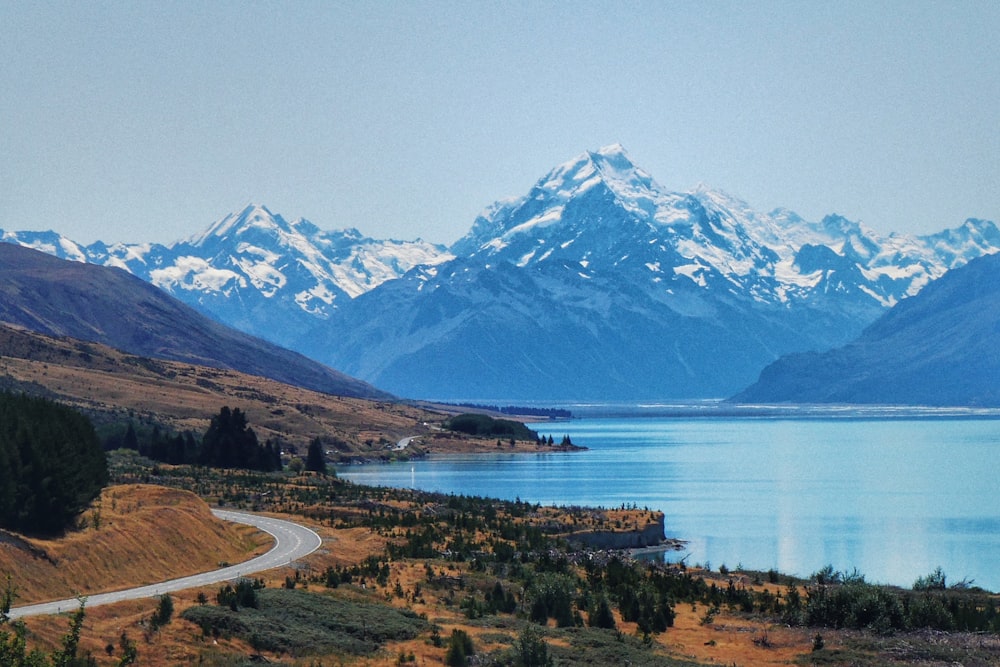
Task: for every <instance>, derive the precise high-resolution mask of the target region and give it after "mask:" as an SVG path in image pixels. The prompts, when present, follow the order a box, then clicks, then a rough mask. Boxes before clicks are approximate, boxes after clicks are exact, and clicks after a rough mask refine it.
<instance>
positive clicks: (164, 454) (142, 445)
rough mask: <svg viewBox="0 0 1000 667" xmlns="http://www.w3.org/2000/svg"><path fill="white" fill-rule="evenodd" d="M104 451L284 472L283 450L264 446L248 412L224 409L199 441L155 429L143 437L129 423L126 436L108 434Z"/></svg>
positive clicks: (273, 444) (165, 460)
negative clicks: (135, 452)
mask: <svg viewBox="0 0 1000 667" xmlns="http://www.w3.org/2000/svg"><path fill="white" fill-rule="evenodd" d="M104 447H105V449H120V448H124V449H134V450H136V451H138V452H139V453H140V454H142V455H143V456H146V457H148V458H150V459H152V460H154V461H159V462H160V463H169V464H171V465H201V466H207V467H210V468H240V469H243V470H258V471H261V472H272V471H275V470H281V467H282V464H281V446H280V445H279V444H278V443H276V442H272V441H270V440H269V441H267V442H265V443H263V444H262V443H261V442H260V441H259V440H258V439H257V434H256V433H254V430H253V429H252V428H251V427H250V424H249V420H248V419H247V415H246V413H245V412H243V411H242V410H240V409H239V408H230V407H228V406H224V407H222V408H221V409H220V410H219V413H218V414H217V415H215V416H214V417H212V421H211V423H210V424H209V426H208V429H207V430H206V431H205V433H204V434H203V435H202V436H201V439H200V440H197V439H196V438H195V436H194V434H193V433H191V432H190V431H187V432H184V433H164V432H163V431H162V430H161V429H160V428H159V427H158V426H154V427H153V428H152V430H151V431H150V432H148V433H142V434H141V435H140V434H138V433H137V432H136V429H135V426H134V425H133V424H132V423H129V424H128V426H127V428H126V429H125V431H124V433H121V432H119V433H112V434H109V435H108V436H107V437H106V438H105V441H104Z"/></svg>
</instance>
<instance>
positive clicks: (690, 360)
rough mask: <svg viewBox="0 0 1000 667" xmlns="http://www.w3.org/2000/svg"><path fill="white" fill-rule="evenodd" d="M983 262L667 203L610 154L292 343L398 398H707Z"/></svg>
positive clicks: (572, 169) (904, 239) (504, 205)
mask: <svg viewBox="0 0 1000 667" xmlns="http://www.w3.org/2000/svg"><path fill="white" fill-rule="evenodd" d="M998 249H1000V231H998V229H997V227H996V226H995V225H994V224H993V223H990V222H984V221H979V220H969V221H967V222H966V223H965V224H963V225H962V226H960V227H958V228H956V229H952V230H948V231H946V232H942V233H940V234H936V235H933V236H927V237H910V236H903V235H890V236H888V237H880V236H879V235H878V234H876V233H875V232H874V231H873V230H871V229H869V228H867V227H866V226H864V225H861V224H858V223H854V222H851V221H849V220H846V219H844V218H842V217H839V216H828V217H827V218H825V219H823V220H822V221H820V222H809V221H806V220H803V219H801V218H800V217H798V216H797V215H795V214H794V213H792V212H790V211H786V210H777V211H772V212H771V213H766V214H765V213H759V212H756V211H753V210H752V209H750V207H749V206H748V205H747V204H745V203H744V202H741V201H739V200H737V199H734V198H732V197H730V196H728V195H725V194H723V193H720V192H716V191H712V190H708V189H705V188H699V189H697V190H695V191H693V192H685V193H679V192H671V191H669V190H667V189H665V188H663V187H661V186H660V185H659V184H657V183H656V182H655V181H654V180H653V179H652V177H651V176H650V175H649V174H647V173H646V172H644V171H643V170H642V169H640V168H638V167H637V166H635V165H634V164H633V163H632V162H631V160H630V159H629V157H628V155H627V154H626V152H625V151H624V149H623V148H622V147H621V146H618V145H615V146H609V147H606V148H603V149H601V150H599V151H596V152H587V153H584V154H583V155H580V156H579V157H577V158H576V159H574V160H571V161H569V162H567V163H565V164H563V165H561V166H559V167H557V168H556V169H554V170H553V171H551V172H550V173H549V174H548V175H546V176H545V177H543V178H542V179H541V180H539V181H538V182H537V183H536V184H535V186H534V187H533V188H532V189H531V191H530V192H529V193H528V194H527V195H525V196H523V197H520V198H516V199H510V200H504V201H500V202H497V203H496V204H494V205H493V206H491V207H489V208H488V209H487V210H486V211H485V212H484V213H483V214H482V215H481V216H480V217H479V218H477V220H476V221H475V223H474V224H473V226H472V229H471V231H470V232H469V233H468V234H467V235H466V236H465V237H463V238H462V239H460V240H459V241H458V242H457V243H455V244H454V245H453V246H452V248H451V252H452V254H454V255H455V258H454V259H453V260H451V261H448V262H445V263H442V264H440V265H437V266H435V267H431V268H418V269H415V270H413V271H411V272H409V273H407V274H406V275H405V276H403V277H402V278H401V279H400V280H396V281H391V282H386V283H384V284H383V285H382V286H380V287H379V288H378V289H376V290H372V291H370V292H368V293H366V294H363V295H361V296H359V297H358V298H356V299H355V300H353V301H352V302H351V303H350V304H347V305H345V306H344V307H343V308H342V309H341V311H340V312H339V313H338V315H337V317H336V318H335V319H333V320H331V321H330V322H328V323H326V324H324V325H323V326H321V327H314V329H313V330H312V331H310V332H309V334H308V335H307V336H305V337H303V338H302V339H300V341H299V342H298V343H297V344H295V345H296V346H297V349H300V350H302V351H304V352H306V353H307V354H311V355H313V356H315V357H316V358H318V359H322V360H324V361H326V362H328V363H331V364H333V365H334V366H335V367H337V368H341V369H343V370H345V371H346V372H349V373H351V374H353V375H356V376H358V377H361V378H364V379H365V380H367V381H370V382H373V383H374V384H376V385H377V386H381V387H383V388H385V389H387V390H389V391H392V392H394V393H397V394H400V395H408V396H425V397H438V398H458V397H505V398H520V399H565V398H573V399H604V400H607V399H643V398H666V397H678V398H681V397H703V396H725V395H729V394H731V393H734V392H735V391H737V390H739V389H741V388H742V387H744V386H746V385H748V384H750V383H751V382H753V381H754V380H755V379H756V377H757V374H758V373H759V371H760V369H761V368H763V367H764V366H765V365H766V364H767V363H769V362H770V361H773V360H774V359H776V358H777V357H778V356H780V355H781V354H784V353H787V352H792V351H802V350H810V349H828V348H830V347H832V346H834V345H839V344H843V343H845V342H847V341H848V340H850V339H851V338H853V337H854V336H856V335H857V334H858V333H859V332H860V331H861V330H862V329H863V328H864V327H865V326H866V325H867V324H869V323H870V322H872V321H873V320H874V319H875V318H877V317H878V316H879V315H880V314H882V313H883V312H884V311H885V309H886V308H888V307H890V306H892V305H893V304H895V303H897V302H898V301H899V300H901V299H904V298H906V297H908V296H910V295H913V294H915V293H917V292H919V291H920V289H921V288H922V287H923V286H924V285H926V284H927V283H928V282H929V281H931V280H933V279H935V278H937V277H939V276H941V275H942V274H944V273H945V272H946V271H947V270H949V269H950V268H952V267H955V266H959V265H961V264H964V263H965V262H966V261H968V260H969V259H972V258H974V257H978V256H980V255H983V254H988V253H993V252H996V251H997V250H998ZM334 341H336V342H335V343H334Z"/></svg>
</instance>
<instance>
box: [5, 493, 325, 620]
mask: <svg viewBox="0 0 1000 667" xmlns="http://www.w3.org/2000/svg"><path fill="white" fill-rule="evenodd" d="M212 513H213V514H214V515H215V516H217V517H219V518H220V519H223V520H225V521H232V522H234V523H242V524H246V525H248V526H254V527H255V528H259V529H260V530H263V531H264V532H265V533H268V534H269V535H271V536H272V537H273V538H274V546H273V547H272V548H271V550H270V551H268V552H267V553H265V554H263V555H261V556H257V557H256V558H251V559H250V560H248V561H245V562H243V563H240V564H238V565H230V566H229V567H224V568H221V569H219V570H212V571H211V572H203V573H201V574H193V575H191V576H190V577H182V578H180V579H171V580H170V581H164V582H161V583H158V584H149V585H148V586H140V587H138V588H129V589H127V590H123V591H114V592H112V593H99V594H96V595H88V596H87V607H88V608H89V607H98V606H100V605H104V604H111V603H113V602H121V601H123V600H138V599H141V598H148V597H153V596H155V595H163V594H164V593H172V592H174V591H182V590H185V589H187V588H195V587H198V586H207V585H209V584H217V583H219V582H222V581H230V580H232V579H237V578H239V577H243V576H246V575H249V574H254V573H256V572H263V571H264V570H270V569H272V568H275V567H280V566H282V565H288V564H289V563H291V562H292V561H294V560H298V559H299V558H304V557H305V556H308V555H309V554H311V553H312V552H314V551H316V550H317V549H319V547H320V545H321V544H322V543H323V540H322V538H320V536H319V535H317V534H316V533H315V532H313V531H312V530H310V529H309V528H306V527H305V526H300V525H299V524H297V523H292V522H291V521H282V520H281V519H274V518H271V517H268V516H259V515H256V514H245V513H243V512H232V511H229V510H219V509H213V510H212ZM79 606H80V602H79V600H77V598H68V599H65V600H56V601H54V602H43V603H41V604H33V605H26V606H23V607H14V608H13V609H11V610H10V614H9V616H10V618H21V617H23V616H40V615H44V614H58V613H61V612H63V611H75V610H76V609H77V608H79Z"/></svg>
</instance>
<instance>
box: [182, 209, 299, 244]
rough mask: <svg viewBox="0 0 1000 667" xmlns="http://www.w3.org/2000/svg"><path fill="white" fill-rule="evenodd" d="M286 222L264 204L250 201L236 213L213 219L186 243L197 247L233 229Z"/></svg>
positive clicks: (269, 225)
mask: <svg viewBox="0 0 1000 667" xmlns="http://www.w3.org/2000/svg"><path fill="white" fill-rule="evenodd" d="M287 224H288V223H286V222H285V221H284V220H283V219H282V218H281V216H280V215H275V214H274V213H271V211H269V210H268V208H267V207H266V206H263V205H262V204H254V203H250V204H247V205H246V206H245V207H244V208H243V210H241V211H239V212H238V213H237V212H234V213H230V214H229V215H227V216H226V217H224V218H222V219H221V220H217V221H215V222H214V223H212V224H211V225H210V226H209V228H208V229H206V230H205V231H204V232H202V233H200V234H196V235H195V236H192V237H191V238H190V239H188V243H190V244H191V245H192V246H194V247H196V248H198V247H201V246H202V245H204V244H205V243H206V242H207V241H208V240H209V239H212V238H223V237H225V236H227V235H228V234H230V233H233V232H234V230H235V233H239V232H240V231H242V230H244V229H247V228H249V227H254V226H265V227H273V226H275V225H278V226H287Z"/></svg>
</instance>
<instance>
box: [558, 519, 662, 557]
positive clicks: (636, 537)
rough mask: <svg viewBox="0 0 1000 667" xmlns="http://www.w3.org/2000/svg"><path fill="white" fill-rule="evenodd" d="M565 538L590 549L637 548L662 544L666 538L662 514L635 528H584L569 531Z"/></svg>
mask: <svg viewBox="0 0 1000 667" xmlns="http://www.w3.org/2000/svg"><path fill="white" fill-rule="evenodd" d="M566 539H567V540H569V541H570V542H572V543H577V544H582V545H583V546H585V547H589V548H591V549H639V548H642V547H653V546H657V545H658V544H662V543H663V542H664V541H665V540H666V534H665V533H664V530H663V515H662V514H659V515H658V516H657V517H656V519H655V520H654V521H653V522H651V523H649V524H647V525H646V526H644V527H643V528H639V529H637V530H620V531H619V530H584V531H578V532H573V533H570V534H568V535H567V536H566Z"/></svg>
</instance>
